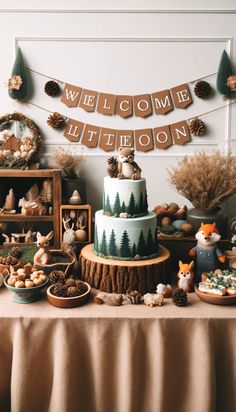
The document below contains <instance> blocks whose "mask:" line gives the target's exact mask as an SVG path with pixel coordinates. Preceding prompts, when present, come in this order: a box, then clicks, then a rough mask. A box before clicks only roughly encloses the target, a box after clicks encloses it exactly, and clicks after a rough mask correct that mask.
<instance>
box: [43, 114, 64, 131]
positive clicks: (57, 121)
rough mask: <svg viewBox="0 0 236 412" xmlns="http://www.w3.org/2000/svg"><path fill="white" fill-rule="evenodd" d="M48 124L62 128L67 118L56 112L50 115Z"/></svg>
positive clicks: (54, 127) (55, 127)
mask: <svg viewBox="0 0 236 412" xmlns="http://www.w3.org/2000/svg"><path fill="white" fill-rule="evenodd" d="M47 124H48V126H50V127H52V128H53V129H61V128H62V127H63V126H64V124H65V118H64V117H63V116H62V115H61V114H60V113H57V112H54V113H53V114H50V116H48V119H47Z"/></svg>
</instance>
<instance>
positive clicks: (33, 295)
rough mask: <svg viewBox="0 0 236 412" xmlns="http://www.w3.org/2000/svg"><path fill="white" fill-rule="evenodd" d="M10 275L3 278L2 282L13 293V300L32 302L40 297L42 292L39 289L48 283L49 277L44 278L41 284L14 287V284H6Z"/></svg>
mask: <svg viewBox="0 0 236 412" xmlns="http://www.w3.org/2000/svg"><path fill="white" fill-rule="evenodd" d="M9 277H10V275H8V276H6V277H5V278H4V284H5V286H6V287H7V289H9V290H10V291H11V292H13V293H14V295H13V298H12V299H13V300H14V302H16V303H32V302H36V301H37V300H39V299H41V297H42V294H41V293H40V291H41V290H42V289H44V288H45V287H46V286H47V285H48V283H49V279H47V280H46V282H44V283H43V284H42V285H39V286H34V287H33V288H15V287H14V286H10V285H8V283H7V281H8V279H9Z"/></svg>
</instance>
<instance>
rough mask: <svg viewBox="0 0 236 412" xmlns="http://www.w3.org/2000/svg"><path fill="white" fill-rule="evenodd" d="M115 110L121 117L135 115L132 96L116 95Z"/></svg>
mask: <svg viewBox="0 0 236 412" xmlns="http://www.w3.org/2000/svg"><path fill="white" fill-rule="evenodd" d="M115 112H116V114H118V115H119V116H121V117H130V116H132V115H133V100H132V96H116V107H115Z"/></svg>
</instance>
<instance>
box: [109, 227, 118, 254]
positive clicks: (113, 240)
mask: <svg viewBox="0 0 236 412" xmlns="http://www.w3.org/2000/svg"><path fill="white" fill-rule="evenodd" d="M109 253H110V256H117V246H116V236H115V232H114V230H113V229H112V231H111V237H110V242H109Z"/></svg>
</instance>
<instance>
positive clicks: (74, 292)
mask: <svg viewBox="0 0 236 412" xmlns="http://www.w3.org/2000/svg"><path fill="white" fill-rule="evenodd" d="M78 295H80V293H79V291H78V289H77V287H76V286H69V287H68V288H67V291H66V296H68V297H73V296H78Z"/></svg>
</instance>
